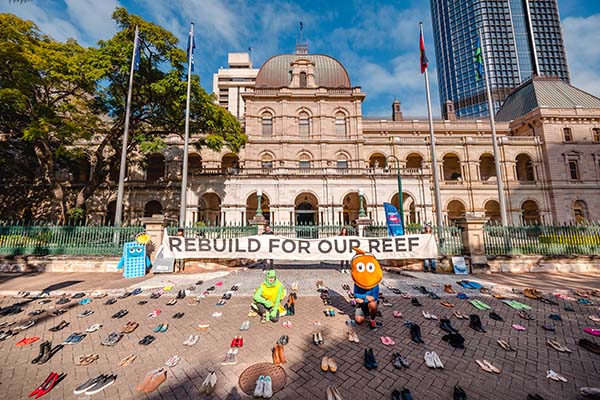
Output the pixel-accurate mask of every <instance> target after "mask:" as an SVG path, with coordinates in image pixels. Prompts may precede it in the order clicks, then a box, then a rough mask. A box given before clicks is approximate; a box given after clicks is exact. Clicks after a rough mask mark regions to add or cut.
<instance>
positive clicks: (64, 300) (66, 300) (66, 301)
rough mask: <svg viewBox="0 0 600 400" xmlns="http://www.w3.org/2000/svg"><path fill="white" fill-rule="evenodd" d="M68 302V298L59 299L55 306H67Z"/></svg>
mask: <svg viewBox="0 0 600 400" xmlns="http://www.w3.org/2000/svg"><path fill="white" fill-rule="evenodd" d="M70 301H71V299H69V298H68V297H61V298H60V299H58V300H56V304H58V305H62V304H67V303H69V302H70Z"/></svg>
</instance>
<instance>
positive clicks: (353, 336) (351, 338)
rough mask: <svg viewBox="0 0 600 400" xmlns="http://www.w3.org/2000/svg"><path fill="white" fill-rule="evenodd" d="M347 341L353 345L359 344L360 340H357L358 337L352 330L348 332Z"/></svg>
mask: <svg viewBox="0 0 600 400" xmlns="http://www.w3.org/2000/svg"><path fill="white" fill-rule="evenodd" d="M348 341H349V342H354V343H358V342H360V339H359V338H358V335H357V334H356V332H355V331H353V330H350V331H348Z"/></svg>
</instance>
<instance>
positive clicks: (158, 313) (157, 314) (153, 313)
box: [148, 308, 160, 318]
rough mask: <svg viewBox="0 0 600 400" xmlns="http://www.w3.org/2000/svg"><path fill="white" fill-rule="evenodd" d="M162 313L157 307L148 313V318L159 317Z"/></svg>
mask: <svg viewBox="0 0 600 400" xmlns="http://www.w3.org/2000/svg"><path fill="white" fill-rule="evenodd" d="M159 315H160V309H158V308H157V309H156V310H154V311H152V312H151V313H150V314H148V318H154V317H158V316H159Z"/></svg>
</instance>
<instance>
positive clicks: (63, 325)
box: [49, 319, 71, 332]
mask: <svg viewBox="0 0 600 400" xmlns="http://www.w3.org/2000/svg"><path fill="white" fill-rule="evenodd" d="M69 325H71V323H70V322H67V321H65V320H64V319H63V320H62V321H61V322H60V323H59V324H58V325H56V326H53V327H52V328H50V329H49V331H50V332H58V331H60V330H61V329H65V328H66V327H67V326H69Z"/></svg>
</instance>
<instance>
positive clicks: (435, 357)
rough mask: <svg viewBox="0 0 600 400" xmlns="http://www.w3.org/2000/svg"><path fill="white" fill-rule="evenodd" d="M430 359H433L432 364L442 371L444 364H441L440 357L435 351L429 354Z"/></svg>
mask: <svg viewBox="0 0 600 400" xmlns="http://www.w3.org/2000/svg"><path fill="white" fill-rule="evenodd" d="M431 357H432V358H433V363H434V365H435V367H436V368H441V369H444V364H443V363H442V360H441V359H440V356H438V354H437V353H436V352H435V351H432V352H431Z"/></svg>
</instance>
